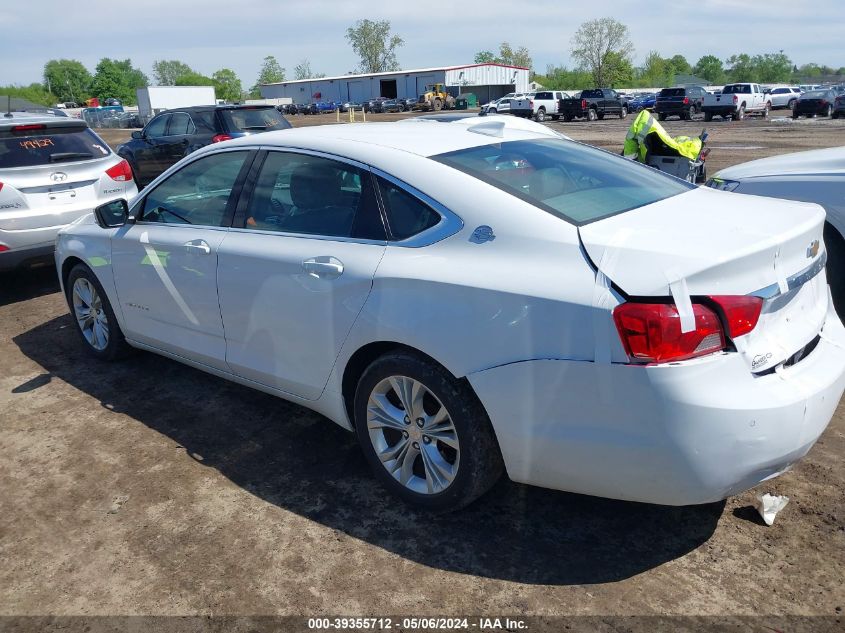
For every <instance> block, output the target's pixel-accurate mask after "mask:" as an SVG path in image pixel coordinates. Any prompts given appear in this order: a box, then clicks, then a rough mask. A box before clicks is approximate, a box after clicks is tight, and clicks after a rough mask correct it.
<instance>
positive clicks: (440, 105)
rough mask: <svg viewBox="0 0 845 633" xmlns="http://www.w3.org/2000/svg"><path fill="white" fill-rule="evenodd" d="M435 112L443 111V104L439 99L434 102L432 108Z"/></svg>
mask: <svg viewBox="0 0 845 633" xmlns="http://www.w3.org/2000/svg"><path fill="white" fill-rule="evenodd" d="M432 107H433V108H434V111H435V112H440V110H442V109H443V102H442V101H440V99H435V100H434V105H433V106H432Z"/></svg>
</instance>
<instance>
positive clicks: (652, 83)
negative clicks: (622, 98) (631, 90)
mask: <svg viewBox="0 0 845 633" xmlns="http://www.w3.org/2000/svg"><path fill="white" fill-rule="evenodd" d="M669 68H670V60H666V59H663V58H662V57H661V56H660V53H658V52H657V51H649V53H648V55H646V58H645V63H644V64H643V67H642V68H641V69H640V73H639V80H640V81H639V83H640V85H642V86H643V87H644V88H659V87H662V86H665V85H666V84H667V83H669V81H668V78H669V74H670V73H669Z"/></svg>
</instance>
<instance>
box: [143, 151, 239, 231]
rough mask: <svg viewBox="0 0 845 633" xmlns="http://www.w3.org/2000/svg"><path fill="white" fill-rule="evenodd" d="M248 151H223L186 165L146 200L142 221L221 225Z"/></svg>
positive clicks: (153, 191)
mask: <svg viewBox="0 0 845 633" xmlns="http://www.w3.org/2000/svg"><path fill="white" fill-rule="evenodd" d="M248 153H249V152H247V151H242V152H221V153H218V154H212V155H211V156H206V157H205V158H200V159H199V160H196V161H194V162H192V163H190V164H189V165H186V166H185V167H183V168H182V169H180V170H179V171H177V172H176V173H175V174H172V175H171V176H170V177H168V178H167V179H166V180H165V181H163V182H162V183H160V184H159V185H158V186H157V187H156V188H155V189H153V190H152V191H151V192H150V193H149V194H147V197H146V198H145V199H144V210H143V211H142V213H141V218H140V219H141V220H142V221H143V222H158V223H162V224H195V225H199V226H222V225H223V224H224V218H225V217H226V207H227V205H228V204H229V198H230V197H231V195H232V189H233V188H234V186H235V182H236V181H237V179H238V174H239V173H240V171H241V168H242V167H243V164H244V161H245V160H246V157H247V154H248Z"/></svg>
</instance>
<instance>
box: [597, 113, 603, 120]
mask: <svg viewBox="0 0 845 633" xmlns="http://www.w3.org/2000/svg"><path fill="white" fill-rule="evenodd" d="M597 116H598V117H599V121H604V112H600V113H598V114H597Z"/></svg>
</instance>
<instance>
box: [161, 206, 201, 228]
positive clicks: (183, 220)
mask: <svg viewBox="0 0 845 633" xmlns="http://www.w3.org/2000/svg"><path fill="white" fill-rule="evenodd" d="M156 213H158V214H159V215H161V214H162V213H168V214H170V215H172V216H173V217H174V218H179V219H180V220H182V222H184V223H185V224H193V222H191V221H190V220H189V219H188V218H186V217H183V216H181V215H179V214H178V213H176V212H175V211H171V210H170V209H168V208H167V207H156Z"/></svg>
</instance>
